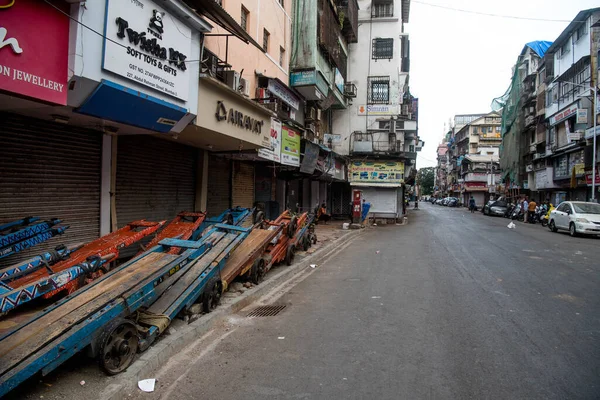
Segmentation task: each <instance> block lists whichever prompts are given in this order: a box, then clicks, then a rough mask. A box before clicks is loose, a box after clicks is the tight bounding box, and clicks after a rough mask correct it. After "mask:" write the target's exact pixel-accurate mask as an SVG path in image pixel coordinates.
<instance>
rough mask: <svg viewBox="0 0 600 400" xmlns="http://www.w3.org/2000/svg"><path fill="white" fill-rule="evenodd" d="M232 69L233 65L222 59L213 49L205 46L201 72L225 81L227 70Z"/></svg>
mask: <svg viewBox="0 0 600 400" xmlns="http://www.w3.org/2000/svg"><path fill="white" fill-rule="evenodd" d="M230 69H231V65H229V64H227V63H226V62H225V61H223V60H221V59H220V58H219V57H217V55H216V54H215V53H213V52H212V51H210V50H208V49H207V48H204V53H203V55H202V65H201V68H200V73H202V74H207V75H210V76H212V77H213V78H216V79H218V80H220V81H221V82H225V71H228V70H230Z"/></svg>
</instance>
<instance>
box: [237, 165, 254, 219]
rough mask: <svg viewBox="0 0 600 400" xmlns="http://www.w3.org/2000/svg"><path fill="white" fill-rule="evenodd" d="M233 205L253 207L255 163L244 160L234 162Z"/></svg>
mask: <svg viewBox="0 0 600 400" xmlns="http://www.w3.org/2000/svg"><path fill="white" fill-rule="evenodd" d="M232 202H233V206H234V207H237V206H240V207H245V208H252V206H253V205H254V165H253V164H251V163H248V162H243V161H234V163H233V192H232Z"/></svg>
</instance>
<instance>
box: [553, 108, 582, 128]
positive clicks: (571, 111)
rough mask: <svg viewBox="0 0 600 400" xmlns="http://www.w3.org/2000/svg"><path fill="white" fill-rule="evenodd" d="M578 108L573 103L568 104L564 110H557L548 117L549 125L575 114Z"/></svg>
mask: <svg viewBox="0 0 600 400" xmlns="http://www.w3.org/2000/svg"><path fill="white" fill-rule="evenodd" d="M578 110H579V108H578V107H577V104H573V105H572V106H569V107H567V108H565V109H564V110H562V111H560V112H557V113H556V114H554V115H553V116H551V117H550V125H556V124H558V123H559V122H561V121H564V120H565V119H567V118H570V117H572V116H574V115H577V114H578Z"/></svg>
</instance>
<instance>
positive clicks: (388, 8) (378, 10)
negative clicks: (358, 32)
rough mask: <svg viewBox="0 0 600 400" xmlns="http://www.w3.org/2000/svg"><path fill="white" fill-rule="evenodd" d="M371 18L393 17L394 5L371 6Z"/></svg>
mask: <svg viewBox="0 0 600 400" xmlns="http://www.w3.org/2000/svg"><path fill="white" fill-rule="evenodd" d="M371 16H372V17H373V18H381V17H393V16H394V3H387V4H373V8H372V12H371Z"/></svg>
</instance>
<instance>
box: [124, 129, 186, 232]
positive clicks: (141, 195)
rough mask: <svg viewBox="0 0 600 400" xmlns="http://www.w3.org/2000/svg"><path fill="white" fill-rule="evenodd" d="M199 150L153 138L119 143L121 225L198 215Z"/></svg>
mask: <svg viewBox="0 0 600 400" xmlns="http://www.w3.org/2000/svg"><path fill="white" fill-rule="evenodd" d="M196 154H197V153H196V149H195V148H193V147H189V146H185V145H182V144H180V143H176V142H170V141H167V140H163V139H158V138H155V137H152V136H144V135H138V136H120V137H119V138H118V141H117V176H116V209H117V225H118V226H119V227H122V226H124V225H126V224H128V223H129V222H132V221H136V220H140V219H146V220H149V221H162V220H170V219H173V218H174V217H175V216H176V215H177V213H179V212H181V211H194V200H195V195H196Z"/></svg>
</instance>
